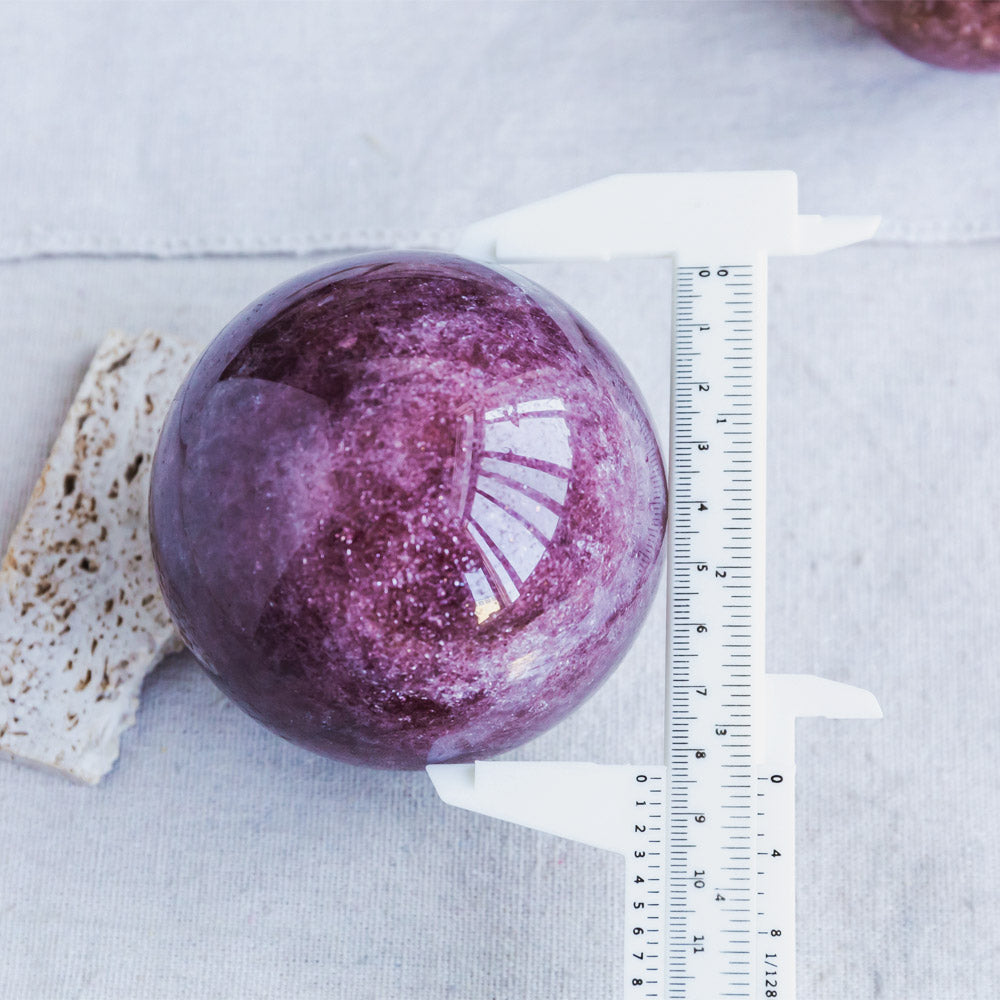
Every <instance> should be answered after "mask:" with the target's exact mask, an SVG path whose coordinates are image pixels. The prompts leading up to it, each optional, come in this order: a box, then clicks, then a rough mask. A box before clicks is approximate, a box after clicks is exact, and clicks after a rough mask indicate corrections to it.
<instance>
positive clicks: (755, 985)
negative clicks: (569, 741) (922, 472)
mask: <svg viewBox="0 0 1000 1000" xmlns="http://www.w3.org/2000/svg"><path fill="white" fill-rule="evenodd" d="M706 206H711V207H712V210H711V212H706ZM877 225H878V220H877V219H876V218H874V217H868V216H843V217H838V216H833V217H826V216H807V215H800V214H799V213H798V208H797V185H796V180H795V176H794V174H792V173H789V172H787V171H762V172H740V173H725V172H723V173H713V172H706V173H692V174H635V175H617V176H613V177H608V178H604V179H603V180H600V181H596V182H593V183H592V184H589V185H584V186H583V187H581V188H576V189H573V190H572V191H568V192H564V193H563V194H561V195H556V196H554V197H551V198H547V199H544V200H543V201H540V202H535V203H532V204H530V205H526V206H522V207H520V208H516V209H513V210H511V211H510V212H506V213H502V214H501V215H498V216H493V217H491V218H489V219H484V220H481V221H480V222H478V223H475V224H473V225H472V226H470V227H469V228H468V229H467V230H466V231H465V233H464V234H463V236H462V239H461V241H460V246H459V248H458V249H459V251H460V252H464V253H467V254H469V255H471V256H476V257H484V258H488V259H495V260H505V261H516V260H557V259H570V260H574V259H599V260H606V259H609V258H612V257H616V256H624V257H650V256H655V257H664V258H666V257H671V256H672V257H673V260H674V284H673V292H674V295H673V317H672V318H673V324H672V328H671V334H672V336H671V344H672V347H671V350H672V365H671V375H672V379H671V382H672V386H671V427H670V456H669V473H668V475H669V488H670V494H669V502H670V521H669V537H668V539H667V572H668V576H669V583H670V596H669V602H670V603H669V605H668V614H667V623H668V624H667V630H668V631H667V642H668V646H669V652H668V654H667V664H668V666H669V668H670V676H669V678H668V683H667V699H668V700H667V706H666V708H667V725H668V734H667V761H666V764H664V763H663V762H659V763H656V764H653V765H651V766H648V767H638V766H632V765H597V764H587V763H580V762H560V761H551V762H538V763H535V762H530V763H529V762H516V761H510V762H507V761H477V762H476V763H475V764H439V765H429V766H428V768H427V770H428V774H429V775H430V778H431V780H432V781H433V782H434V786H435V788H436V789H437V791H438V794H439V795H440V796H441V798H442V799H443V800H444V801H445V802H449V803H451V804H452V805H455V806H459V807H461V808H464V809H472V810H474V811H476V812H480V813H483V814H485V815H488V816H493V817H496V818H499V819H504V820H507V821H510V822H514V823H519V824H521V825H524V826H529V827H532V828H533V829H536V830H541V831H545V832H547V833H551V834H555V835H557V836H561V837H568V838H571V839H573V840H577V841H580V842H582V843H586V844H591V845H593V846H596V847H599V848H602V849H605V850H609V851H614V852H616V853H618V854H621V855H624V857H625V860H626V873H627V879H628V886H627V893H626V901H625V920H624V941H625V948H624V984H625V988H624V994H623V995H624V997H625V998H626V1000H723V998H735V1000H794V995H795V871H794V841H795V791H794V734H795V720H796V719H797V718H800V717H803V716H824V717H827V718H868V719H876V718H880V717H881V710H880V708H879V706H878V702H877V701H876V700H875V698H874V697H873V696H872V695H871V694H869V693H868V692H866V691H862V690H861V689H859V688H855V687H852V686H850V685H846V684H841V683H837V682H833V681H829V680H824V679H822V678H819V677H814V676H809V675H795V674H777V675H773V674H768V675H765V672H764V655H763V654H764V597H765V580H764V530H765V521H766V517H765V505H764V499H765V497H764V486H765V482H764V479H765V453H764V440H765V430H766V375H767V358H766V338H765V332H766V308H765V304H766V294H767V284H766V282H767V277H766V262H767V256H768V255H773V254H804V253H819V252H822V251H824V250H830V249H834V248H835V247H841V246H847V245H849V244H851V243H856V242H859V241H861V240H865V239H868V238H870V237H871V236H872V234H873V233H874V232H875V229H876V228H877ZM706 239H707V240H709V241H710V242H708V243H706ZM735 246H739V247H744V248H746V247H749V248H751V250H752V252H750V253H743V252H740V253H737V254H734V255H732V256H727V255H725V254H723V253H720V252H718V251H719V250H720V249H722V250H725V249H726V248H733V247H735ZM694 247H698V248H701V249H700V251H699V253H698V254H696V253H695V252H694V249H693V248H694ZM685 248H687V249H685ZM708 248H713V249H708ZM726 253H728V250H727V251H726ZM595 1000H597V998H595ZM601 1000H603V998H601Z"/></svg>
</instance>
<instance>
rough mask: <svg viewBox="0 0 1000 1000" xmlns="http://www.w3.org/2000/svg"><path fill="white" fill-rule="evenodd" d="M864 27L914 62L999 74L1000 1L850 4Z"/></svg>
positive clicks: (867, 0)
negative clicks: (915, 60)
mask: <svg viewBox="0 0 1000 1000" xmlns="http://www.w3.org/2000/svg"><path fill="white" fill-rule="evenodd" d="M850 4H851V7H852V8H853V10H854V12H855V14H857V16H858V18H859V19H860V20H862V21H863V22H864V23H865V24H869V25H871V26H872V27H873V28H875V29H876V30H878V31H879V32H880V33H881V34H882V35H883V36H884V37H885V38H886V39H887V40H888V41H890V42H891V43H892V44H893V45H895V46H896V48H898V49H900V50H901V51H903V52H905V53H906V54H907V55H909V56H913V57H914V58H915V59H921V60H923V62H927V63H933V64H934V65H935V66H945V67H947V68H948V69H963V70H971V71H983V70H1000V0H850Z"/></svg>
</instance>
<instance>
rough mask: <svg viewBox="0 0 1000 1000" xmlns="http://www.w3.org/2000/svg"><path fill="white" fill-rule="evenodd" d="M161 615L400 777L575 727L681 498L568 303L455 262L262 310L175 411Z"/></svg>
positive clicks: (403, 258) (295, 725)
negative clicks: (570, 719)
mask: <svg viewBox="0 0 1000 1000" xmlns="http://www.w3.org/2000/svg"><path fill="white" fill-rule="evenodd" d="M151 491H152V492H151V501H150V515H151V526H152V538H153V550H154V554H155V557H156V563H157V567H158V569H159V574H160V582H161V585H162V588H163V593H164V596H165V597H166V600H167V604H168V606H169V608H170V611H171V613H172V615H173V618H174V621H175V622H176V623H177V626H178V628H179V629H180V631H181V634H182V635H183V637H184V639H185V641H186V642H187V644H188V645H189V646H190V648H191V649H192V650H193V652H194V653H195V655H196V656H197V657H198V659H199V660H200V661H201V663H202V665H203V666H204V667H205V668H206V670H208V671H209V672H210V674H211V675H212V677H213V678H214V680H215V682H216V683H217V684H218V685H219V687H220V688H222V690H223V691H225V692H226V694H227V695H229V696H230V697H231V698H232V699H233V700H234V701H235V702H236V703H237V704H239V705H240V706H242V707H243V708H244V709H246V711H247V712H249V713H250V714H251V715H252V716H254V717H255V718H256V719H258V720H259V721H260V722H262V723H263V724H264V725H266V726H267V727H269V728H270V729H271V730H273V731H274V732H276V733H278V734H279V735H281V736H283V737H286V738H287V739H289V740H292V741H293V742H295V743H298V744H300V745H301V746H304V747H307V748H309V749H311V750H315V751H317V752H319V753H321V754H326V755H328V756H330V757H334V758H338V759H340V760H344V761H350V762H354V763H361V764H369V765H374V766H377V767H390V768H419V767H423V766H424V765H425V764H428V763H440V762H445V761H462V760H471V759H475V758H477V757H483V756H488V755H492V754H496V753H498V752H500V751H503V750H507V749H509V748H510V747H514V746H517V745H518V744H520V743H523V742H524V741H526V740H529V739H531V738H532V737H534V736H537V735H538V734H539V733H541V732H543V731H544V730H546V729H548V728H549V727H550V726H552V725H553V724H555V723H556V722H558V721H559V720H560V719H562V718H563V717H564V716H566V715H567V713H569V712H571V711H572V710H573V709H574V708H576V707H577V706H578V705H579V704H580V703H581V702H582V701H583V700H584V699H585V698H586V697H587V696H588V695H590V694H591V693H592V692H593V691H594V690H595V688H597V687H598V685H599V684H601V682H602V681H603V680H604V679H605V678H606V677H607V676H608V674H609V673H610V672H611V671H612V670H613V668H614V667H615V665H616V664H617V663H618V662H619V661H620V660H621V658H622V656H623V655H624V653H625V651H626V650H627V649H628V646H629V644H630V643H631V642H632V640H633V638H634V637H635V635H636V632H637V630H638V629H639V627H640V624H641V623H642V620H643V618H644V616H645V614H646V611H647V610H648V608H649V605H650V602H651V600H652V598H653V594H654V591H655V589H656V585H657V576H658V570H659V568H660V564H661V559H662V553H663V536H664V527H665V520H666V488H665V481H664V470H663V461H662V457H661V453H660V449H659V446H658V444H657V439H656V435H655V433H654V430H653V426H652V424H651V422H650V418H649V414H648V412H647V410H646V408H645V406H644V404H643V402H642V400H641V399H640V397H639V393H638V390H637V389H636V387H635V384H634V383H633V381H632V379H631V378H630V376H629V374H628V373H627V372H626V370H625V368H624V367H623V365H622V363H621V361H619V360H618V358H617V357H615V355H614V353H613V352H612V351H611V349H610V348H609V347H608V345H607V344H606V343H605V342H604V341H603V340H602V339H601V337H600V336H599V335H598V334H597V333H596V332H595V331H594V330H593V329H592V328H591V327H590V326H589V325H588V324H587V322H586V321H584V320H583V319H582V318H581V317H580V316H578V315H577V314H576V313H575V312H573V310H572V309H570V308H569V307H568V306H567V305H565V304H564V303H563V302H561V301H560V300H559V299H557V298H556V297H555V296H553V295H551V294H550V293H548V292H546V291H545V290H544V289H542V288H539V287H538V286H537V285H534V284H532V283H531V282H529V281H527V280H525V279H524V278H522V277H519V276H517V275H515V274H512V273H506V272H503V271H499V270H495V269H493V268H491V267H486V266H484V265H482V264H477V263H473V262H472V261H469V260H464V259H462V258H460V257H455V256H450V255H446V254H439V253H423V252H395V253H379V254H367V255H364V256H360V257H354V258H351V259H348V260H343V261H340V262H338V263H336V264H334V265H328V266H326V267H323V268H321V269H319V270H315V271H312V272H310V273H308V274H304V275H301V276H300V277H297V278H294V279H292V280H291V281H288V282H286V283H285V284H283V285H280V286H279V287H277V288H275V289H274V290H273V291H271V292H269V293H268V294H266V295H264V296H263V297H262V298H261V299H259V300H258V301H256V302H254V303H253V304H252V305H250V306H249V307H248V308H247V309H245V310H244V311H243V312H242V313H241V314H240V315H239V316H237V317H236V318H235V319H234V320H233V321H232V322H231V323H230V324H229V325H228V326H227V327H226V328H225V329H224V330H223V331H222V332H221V333H220V334H219V335H218V337H217V338H216V339H215V340H214V341H213V342H212V343H211V345H210V346H209V347H208V349H207V350H206V351H205V353H204V354H203V355H202V357H201V358H200V360H199V361H198V362H197V364H196V365H195V367H194V369H193V370H192V371H191V373H190V374H189V375H188V378H187V380H186V381H185V383H184V385H183V386H182V388H181V390H180V392H179V394H178V396H177V398H176V400H175V401H174V404H173V407H172V409H171V410H170V413H169V415H168V417H167V421H166V425H165V427H164V430H163V433H162V436H161V438H160V442H159V446H158V448H157V452H156V456H155V459H154V464H153V473H152V487H151Z"/></svg>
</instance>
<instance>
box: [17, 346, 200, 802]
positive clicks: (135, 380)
mask: <svg viewBox="0 0 1000 1000" xmlns="http://www.w3.org/2000/svg"><path fill="white" fill-rule="evenodd" d="M196 355H197V349H196V348H194V347H192V346H191V345H188V344H184V343H180V342H178V341H176V340H172V339H169V338H167V337H163V336H160V335H157V334H154V333H146V334H143V335H142V336H141V337H138V338H126V337H124V336H122V335H121V334H117V333H115V334H111V335H110V336H108V337H107V338H106V339H105V340H104V342H103V343H102V344H101V346H100V347H99V348H98V351H97V354H96V355H95V357H94V360H93V362H92V363H91V365H90V368H89V369H88V370H87V373H86V375H85V377H84V380H83V383H82V385H81V387H80V390H79V392H78V394H77V396H76V399H75V400H74V402H73V405H72V407H71V408H70V411H69V414H68V416H67V418H66V422H65V424H64V425H63V427H62V429H61V431H60V433H59V436H58V438H57V439H56V442H55V445H54V446H53V448H52V452H51V454H50V455H49V458H48V461H47V463H46V465H45V468H44V469H43V470H42V474H41V476H40V478H39V480H38V483H37V484H36V486H35V489H34V492H33V493H32V496H31V499H30V501H29V502H28V506H27V508H26V510H25V512H24V514H23V516H22V518H21V520H20V522H19V523H18V525H17V527H16V528H15V530H14V534H13V537H12V539H11V542H10V546H9V548H8V550H7V554H6V556H5V558H4V560H3V566H2V568H0V754H2V755H3V756H5V757H9V758H12V759H16V760H19V761H22V762H26V763H30V764H34V765H38V766H42V767H48V768H52V769H55V770H56V771H59V772H61V773H63V774H65V775H67V776H69V777H71V778H74V779H76V780H78V781H82V782H86V783H88V784H95V783H96V782H98V781H99V780H100V779H101V778H102V777H103V776H104V775H105V774H107V772H108V771H110V770H111V767H112V766H113V764H114V762H115V760H116V759H117V757H118V752H119V741H120V736H121V733H122V731H123V730H124V729H126V728H127V727H129V726H130V725H132V724H133V723H134V722H135V713H136V709H137V707H138V703H139V692H140V689H141V687H142V681H143V678H144V677H145V676H146V675H147V674H148V673H149V671H150V670H152V668H153V667H154V666H155V665H156V664H157V662H159V660H160V659H162V658H163V657H164V656H166V655H167V654H168V653H171V652H174V651H176V650H178V649H180V648H181V642H180V637H179V636H178V634H177V632H176V630H175V629H174V627H173V625H172V623H171V621H170V616H169V615H168V613H167V609H166V607H165V605H164V603H163V599H162V597H161V596H160V591H159V587H158V585H157V580H156V571H155V567H154V565H153V558H152V553H151V551H150V543H149V529H148V512H147V508H148V497H149V469H150V465H151V462H152V456H153V451H154V449H155V447H156V442H157V438H158V436H159V432H160V428H161V426H162V424H163V420H164V419H165V417H166V412H167V408H168V406H169V404H170V401H171V400H172V399H173V396H174V394H175V393H176V391H177V389H178V387H179V386H180V383H181V382H182V380H183V378H184V375H185V374H186V372H187V370H188V369H189V368H190V366H191V364H192V362H193V361H194V359H195V357H196Z"/></svg>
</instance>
